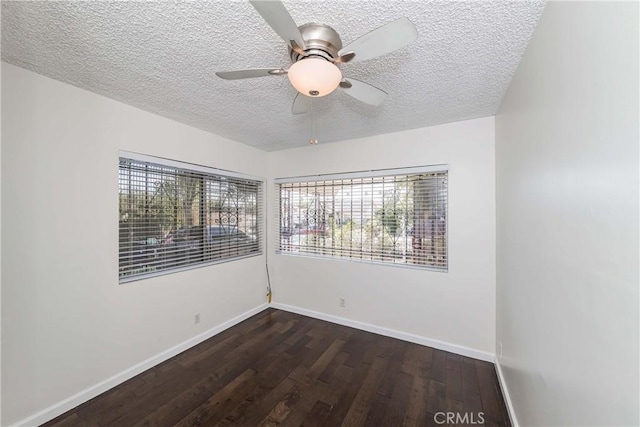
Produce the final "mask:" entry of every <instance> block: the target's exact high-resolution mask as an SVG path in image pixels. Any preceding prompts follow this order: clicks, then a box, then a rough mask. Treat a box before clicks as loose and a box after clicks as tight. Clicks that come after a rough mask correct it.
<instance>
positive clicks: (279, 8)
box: [249, 0, 305, 50]
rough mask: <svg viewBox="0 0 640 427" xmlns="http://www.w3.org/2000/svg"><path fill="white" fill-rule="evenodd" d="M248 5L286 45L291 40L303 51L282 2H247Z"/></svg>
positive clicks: (276, 0) (259, 0)
mask: <svg viewBox="0 0 640 427" xmlns="http://www.w3.org/2000/svg"><path fill="white" fill-rule="evenodd" d="M249 3H251V5H252V6H253V7H254V8H255V9H256V10H257V11H258V13H259V14H260V15H261V16H262V18H263V19H264V20H265V21H267V24H269V25H270V26H271V28H273V31H275V32H276V34H278V35H279V36H280V37H282V39H283V40H284V41H285V42H287V44H291V40H293V41H294V42H296V44H297V45H298V46H300V47H301V48H302V50H304V49H305V45H304V40H303V39H302V35H301V34H300V30H298V26H297V25H296V23H295V21H294V20H293V18H292V17H291V15H289V12H288V11H287V9H286V8H285V7H284V5H283V4H282V2H280V1H278V0H249Z"/></svg>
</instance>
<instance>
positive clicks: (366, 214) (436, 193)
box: [276, 166, 448, 271]
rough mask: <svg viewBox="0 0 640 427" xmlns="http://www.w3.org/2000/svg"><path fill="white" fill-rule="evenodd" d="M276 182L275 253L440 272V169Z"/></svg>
mask: <svg viewBox="0 0 640 427" xmlns="http://www.w3.org/2000/svg"><path fill="white" fill-rule="evenodd" d="M378 173H379V175H378V176H376V172H369V173H365V174H344V175H332V176H330V177H325V178H324V179H322V178H316V179H314V180H307V179H304V178H300V179H297V178H292V179H282V180H276V183H277V191H278V195H279V245H278V250H279V252H280V253H287V254H299V255H311V256H329V257H339V258H346V259H352V260H358V261H368V262H380V263H392V264H404V265H411V266H415V267H422V268H428V269H435V270H441V271H446V270H447V268H448V258H447V255H448V253H447V252H448V251H447V199H448V198H447V188H448V186H447V184H448V182H447V180H448V171H447V170H446V166H440V167H438V168H434V167H426V168H411V170H406V171H405V173H403V170H402V169H400V170H395V171H393V174H389V173H390V172H389V171H380V172H378Z"/></svg>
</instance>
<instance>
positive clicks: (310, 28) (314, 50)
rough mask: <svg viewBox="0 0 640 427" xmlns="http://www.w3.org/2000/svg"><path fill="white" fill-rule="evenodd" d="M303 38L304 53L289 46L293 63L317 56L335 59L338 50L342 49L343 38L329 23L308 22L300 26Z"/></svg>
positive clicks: (330, 59) (329, 59) (328, 59)
mask: <svg viewBox="0 0 640 427" xmlns="http://www.w3.org/2000/svg"><path fill="white" fill-rule="evenodd" d="M298 29H299V30H300V34H301V35H302V39H303V40H304V44H305V49H304V54H301V53H300V51H299V49H295V50H294V49H293V48H292V47H291V46H289V56H290V58H291V62H292V63H294V64H295V63H296V62H298V61H299V60H301V59H304V58H307V57H310V56H315V57H320V58H324V59H326V60H327V61H333V60H334V59H336V58H338V52H339V51H340V49H342V40H340V36H339V35H338V33H337V32H336V30H334V29H333V28H331V27H330V26H328V25H325V24H316V23H308V24H304V25H300V26H299V27H298Z"/></svg>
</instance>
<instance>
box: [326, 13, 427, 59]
mask: <svg viewBox="0 0 640 427" xmlns="http://www.w3.org/2000/svg"><path fill="white" fill-rule="evenodd" d="M417 38H418V31H417V30H416V27H415V26H414V25H413V23H412V22H411V21H410V20H409V18H400V19H397V20H395V21H393V22H390V23H388V24H386V25H383V26H382V27H380V28H376V29H375V30H373V31H371V32H370V33H367V34H365V35H364V36H362V37H360V38H359V39H357V40H355V41H353V42H351V43H350V44H348V45H347V46H345V47H343V48H342V49H340V51H339V52H338V56H339V57H342V56H343V55H345V56H346V55H347V54H350V53H354V54H355V56H354V57H353V58H352V59H350V60H345V61H342V62H358V61H366V60H367V59H372V58H376V57H378V56H382V55H386V54H387V53H391V52H393V51H394V50H398V49H400V48H403V47H405V46H407V45H408V44H410V43H412V42H413V41H415V39H417Z"/></svg>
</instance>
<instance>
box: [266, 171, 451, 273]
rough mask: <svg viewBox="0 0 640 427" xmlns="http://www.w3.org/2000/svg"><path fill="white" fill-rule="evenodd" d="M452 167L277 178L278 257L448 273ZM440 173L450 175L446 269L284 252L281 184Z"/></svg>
mask: <svg viewBox="0 0 640 427" xmlns="http://www.w3.org/2000/svg"><path fill="white" fill-rule="evenodd" d="M450 171H451V168H450V166H449V165H448V164H434V165H425V166H411V167H405V168H391V169H372V170H366V171H356V172H339V173H330V174H318V175H301V176H292V177H282V178H276V179H274V191H275V196H276V197H275V198H276V200H275V204H276V207H275V208H276V209H275V212H276V220H275V227H276V229H275V237H276V238H275V242H274V243H275V253H276V254H277V255H285V256H293V257H303V258H312V259H327V260H333V261H342V262H355V263H364V264H373V265H383V266H389V267H401V268H409V269H417V270H421V271H433V272H438V273H448V272H449V261H450V258H449V253H450V252H449V221H450V219H449V218H450V212H449V195H450V191H449V178H450ZM438 172H446V174H447V198H446V205H445V210H446V221H445V237H444V243H445V254H446V265H445V266H444V267H434V266H432V265H419V264H410V263H394V262H388V261H380V260H369V259H364V258H355V257H354V258H351V257H345V256H340V255H328V254H315V253H308V252H292V251H286V250H282V249H281V236H280V233H281V212H282V206H281V190H280V185H281V184H294V183H313V182H319V181H332V180H349V179H362V178H383V177H390V176H409V175H419V174H425V173H438Z"/></svg>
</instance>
